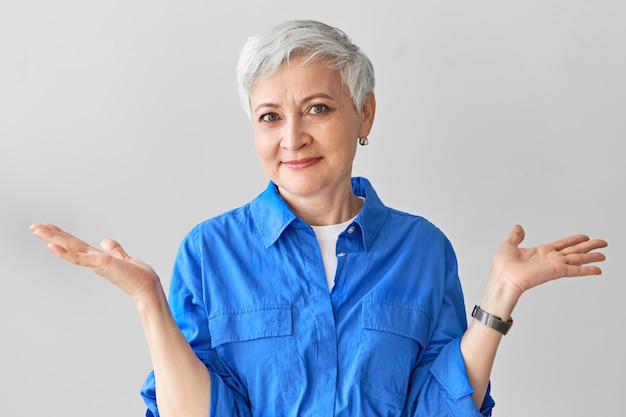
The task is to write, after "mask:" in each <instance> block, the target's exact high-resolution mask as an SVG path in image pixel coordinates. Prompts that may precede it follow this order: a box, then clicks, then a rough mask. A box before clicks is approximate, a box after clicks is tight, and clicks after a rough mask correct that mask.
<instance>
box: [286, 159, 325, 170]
mask: <svg viewBox="0 0 626 417" xmlns="http://www.w3.org/2000/svg"><path fill="white" fill-rule="evenodd" d="M321 159H322V158H321V157H317V158H301V159H294V160H291V161H283V165H285V166H286V167H287V168H291V169H303V168H308V167H310V166H312V165H315V164H317V163H318V162H319V161H320V160H321Z"/></svg>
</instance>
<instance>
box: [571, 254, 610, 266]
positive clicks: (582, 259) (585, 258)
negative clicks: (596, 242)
mask: <svg viewBox="0 0 626 417" xmlns="http://www.w3.org/2000/svg"><path fill="white" fill-rule="evenodd" d="M605 259H606V256H604V254H603V253H600V252H592V253H575V254H571V255H567V256H565V257H564V262H565V263H566V264H567V265H574V266H581V265H586V264H590V263H593V262H602V261H604V260H605Z"/></svg>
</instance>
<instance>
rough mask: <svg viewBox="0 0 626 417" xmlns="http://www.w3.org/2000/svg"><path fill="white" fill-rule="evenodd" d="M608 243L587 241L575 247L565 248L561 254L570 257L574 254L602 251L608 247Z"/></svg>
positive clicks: (596, 240) (593, 240)
mask: <svg viewBox="0 0 626 417" xmlns="http://www.w3.org/2000/svg"><path fill="white" fill-rule="evenodd" d="M607 245H608V243H607V242H606V241H605V240H602V239H591V240H586V241H584V242H581V243H578V244H576V245H573V246H569V247H566V248H564V249H563V250H562V251H561V253H562V254H563V255H569V254H573V253H588V252H591V251H594V250H596V249H601V248H605V247H607Z"/></svg>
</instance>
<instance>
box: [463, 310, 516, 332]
mask: <svg viewBox="0 0 626 417" xmlns="http://www.w3.org/2000/svg"><path fill="white" fill-rule="evenodd" d="M472 317H474V318H475V319H476V320H478V321H479V322H481V323H482V324H484V325H485V326H487V327H491V328H492V329H494V330H497V331H499V332H500V333H502V334H507V332H508V331H509V329H510V328H511V326H512V325H513V318H512V317H511V318H509V320H508V321H503V320H502V318H501V317H498V316H494V315H493V314H490V313H487V312H486V311H484V310H483V309H481V308H480V307H479V306H478V305H475V306H474V311H472Z"/></svg>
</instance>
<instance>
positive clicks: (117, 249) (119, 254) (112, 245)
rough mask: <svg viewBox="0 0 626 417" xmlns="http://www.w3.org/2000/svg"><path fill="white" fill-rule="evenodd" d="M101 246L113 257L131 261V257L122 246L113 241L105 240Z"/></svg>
mask: <svg viewBox="0 0 626 417" xmlns="http://www.w3.org/2000/svg"><path fill="white" fill-rule="evenodd" d="M100 246H102V249H104V251H105V252H106V253H108V254H109V255H111V256H115V257H116V258H119V259H130V256H128V254H127V253H126V251H125V250H124V249H123V248H122V245H120V244H119V243H118V242H117V241H115V240H113V239H104V240H103V241H102V242H100Z"/></svg>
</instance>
